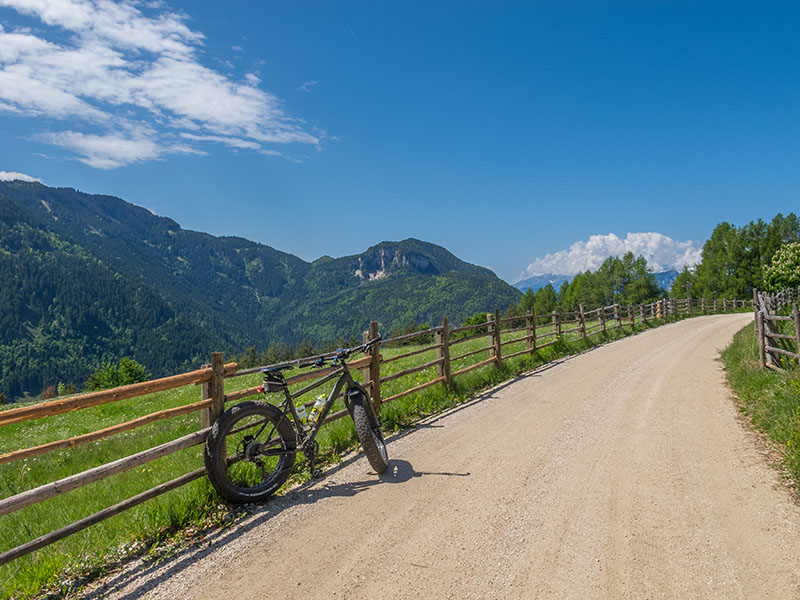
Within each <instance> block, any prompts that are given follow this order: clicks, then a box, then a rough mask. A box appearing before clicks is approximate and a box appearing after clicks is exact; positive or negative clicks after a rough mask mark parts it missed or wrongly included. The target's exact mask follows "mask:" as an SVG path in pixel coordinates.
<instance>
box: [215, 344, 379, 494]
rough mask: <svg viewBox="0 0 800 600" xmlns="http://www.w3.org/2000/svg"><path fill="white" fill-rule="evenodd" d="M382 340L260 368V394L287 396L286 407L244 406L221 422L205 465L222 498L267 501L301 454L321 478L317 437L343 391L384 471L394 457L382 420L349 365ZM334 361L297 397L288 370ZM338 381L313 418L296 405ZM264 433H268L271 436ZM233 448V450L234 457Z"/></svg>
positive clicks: (372, 458)
mask: <svg viewBox="0 0 800 600" xmlns="http://www.w3.org/2000/svg"><path fill="white" fill-rule="evenodd" d="M380 339H381V338H380V337H377V338H375V339H373V340H370V341H368V342H366V343H364V344H362V345H361V346H355V347H353V348H346V349H344V348H340V349H339V350H337V351H336V352H335V353H334V354H332V355H328V356H322V357H320V358H317V359H315V360H313V361H310V362H305V363H301V362H300V361H293V362H291V363H284V364H281V365H275V366H271V367H265V368H264V369H261V372H262V373H263V374H264V381H263V385H262V386H259V388H258V389H259V391H261V392H263V393H264V394H268V393H274V392H283V394H284V399H283V404H282V406H281V407H280V408H279V407H278V406H275V405H273V404H269V403H268V402H264V401H249V402H242V403H240V404H237V405H235V406H233V407H231V408H229V409H228V410H226V411H225V412H224V413H222V415H221V416H220V417H219V418H218V419H217V420H216V422H215V423H214V425H213V427H212V428H211V432H210V433H209V435H208V438H207V439H206V444H205V449H204V452H203V462H204V464H205V468H206V472H207V474H208V479H209V480H210V481H211V484H212V485H213V486H214V489H216V490H217V492H218V493H219V495H220V496H222V497H223V498H225V499H227V500H229V501H231V502H235V503H247V502H261V501H264V500H266V499H267V498H269V497H270V496H271V495H272V494H274V493H275V492H276V491H278V489H279V488H280V487H281V486H282V485H283V483H284V482H285V481H286V479H287V478H288V477H289V475H290V474H291V471H292V467H293V465H294V462H295V454H296V453H297V452H299V451H302V452H303V453H304V454H305V455H306V457H307V458H308V460H309V463H310V467H311V473H312V476H315V477H316V476H319V475H320V473H321V472H320V471H318V470H315V460H316V456H317V452H318V451H319V443H318V442H317V441H316V437H317V434H318V433H319V431H320V429H321V428H322V425H323V424H324V423H325V418H326V417H327V416H328V413H329V412H330V409H331V407H332V406H333V403H334V402H335V401H336V399H337V397H338V396H339V394H340V393H342V392H344V395H343V397H344V403H345V406H346V407H347V410H348V412H349V413H350V416H351V417H352V419H353V423H355V426H356V435H357V436H358V440H359V442H360V443H361V447H362V448H363V449H364V453H365V454H366V455H367V460H368V461H369V464H370V466H372V468H373V469H374V470H375V471H376V472H377V473H379V474H380V473H383V472H385V471H386V469H387V468H388V467H389V457H388V454H387V452H386V444H385V442H384V439H383V433H382V432H381V427H380V423H379V421H378V417H377V415H376V414H375V411H374V410H373V408H372V404H371V403H370V401H369V395H368V394H367V391H366V390H365V389H364V386H362V385H361V384H360V383H358V382H357V381H355V380H353V377H352V376H351V374H350V370H349V369H348V367H347V362H346V360H347V358H348V357H349V356H350V355H352V354H355V353H357V352H366V351H367V350H369V349H370V348H372V347H373V346H374V345H375V344H377V343H378V342H379V341H380ZM329 361H330V362H331V363H332V366H333V367H335V370H334V371H333V372H331V373H329V374H328V375H325V376H324V377H323V378H322V379H319V380H317V381H315V382H313V383H312V384H310V385H308V386H306V387H304V388H302V389H301V390H299V391H297V392H296V393H294V394H292V393H291V392H290V391H289V387H288V385H287V384H286V380H285V378H284V375H283V371H285V370H288V369H291V368H293V367H294V366H295V365H296V366H297V367H299V368H307V367H322V366H324V365H325V364H326V363H327V362H329ZM337 377H338V379H337V380H336V383H335V384H334V386H333V390H332V391H331V393H330V395H329V396H328V397H327V399H325V401H324V403H322V398H324V396H320V398H319V399H318V402H317V404H315V406H314V410H313V411H312V412H311V413H310V414H307V413H306V406H305V405H303V404H300V405H299V406H295V399H296V398H299V397H301V396H303V395H305V394H307V393H308V392H309V391H311V390H313V389H314V388H316V387H319V386H321V385H324V384H325V383H327V382H329V381H331V380H332V379H335V378H337ZM253 430H255V431H253ZM265 431H268V433H267V434H266V435H264V432H265ZM229 449H232V450H233V452H232V453H231V454H230V455H229Z"/></svg>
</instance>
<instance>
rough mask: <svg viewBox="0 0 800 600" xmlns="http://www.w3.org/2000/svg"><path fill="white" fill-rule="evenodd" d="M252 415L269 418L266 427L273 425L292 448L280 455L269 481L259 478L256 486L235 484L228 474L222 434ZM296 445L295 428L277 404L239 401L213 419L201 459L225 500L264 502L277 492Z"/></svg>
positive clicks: (226, 433) (279, 435)
mask: <svg viewBox="0 0 800 600" xmlns="http://www.w3.org/2000/svg"><path fill="white" fill-rule="evenodd" d="M254 415H262V416H264V417H266V418H267V419H268V420H269V421H270V422H271V425H270V424H268V427H271V426H272V425H274V426H275V431H276V432H277V435H278V437H279V438H280V440H281V444H282V445H283V446H284V448H286V449H287V450H292V452H288V453H287V454H283V455H281V456H280V458H279V459H278V462H277V466H276V468H275V469H274V471H273V475H272V476H271V477H270V478H269V480H268V481H266V482H262V484H260V485H258V486H254V487H248V488H244V487H240V486H238V485H236V484H235V483H234V482H232V481H231V480H230V478H229V476H228V470H227V468H226V465H227V456H226V452H225V438H226V436H227V435H228V434H229V432H230V431H231V430H232V429H233V427H234V426H235V425H236V423H238V422H239V421H241V420H242V419H244V418H246V417H249V416H254ZM296 448H297V438H296V437H295V432H294V429H293V428H292V425H291V423H289V421H288V420H287V419H286V418H285V417H284V415H283V413H281V411H280V410H279V409H278V408H277V407H275V406H273V405H271V404H268V403H266V402H260V401H252V402H242V403H240V404H237V405H236V406H233V407H232V408H230V409H228V410H226V411H225V412H224V413H222V415H220V417H219V418H218V419H217V420H216V421H215V422H214V425H213V426H212V428H211V431H210V432H209V434H208V438H207V439H206V443H205V449H204V451H203V463H204V464H205V467H206V474H207V475H208V479H209V481H210V482H211V485H212V486H214V489H215V490H217V493H218V494H219V495H220V496H222V497H223V498H225V499H226V500H228V501H230V502H234V503H236V504H245V503H248V502H263V501H264V500H266V499H267V498H269V497H270V496H272V494H274V493H275V492H277V491H278V489H280V487H281V486H282V485H283V484H284V482H285V481H286V480H287V479H288V478H289V475H291V473H292V467H293V466H294V460H295V452H293V451H294V450H296Z"/></svg>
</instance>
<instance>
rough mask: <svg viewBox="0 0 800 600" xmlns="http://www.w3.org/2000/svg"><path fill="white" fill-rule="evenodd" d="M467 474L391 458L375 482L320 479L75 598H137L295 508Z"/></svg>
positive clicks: (96, 599) (124, 599)
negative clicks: (418, 480)
mask: <svg viewBox="0 0 800 600" xmlns="http://www.w3.org/2000/svg"><path fill="white" fill-rule="evenodd" d="M356 458H358V457H354V458H353V459H351V460H348V461H346V462H347V463H350V462H352V461H353V460H355V459H356ZM341 467H342V465H339V468H337V469H335V470H332V471H328V472H326V475H329V474H330V473H331V472H333V471H338V470H339V469H340V468H341ZM469 475H470V473H468V472H467V473H449V472H439V471H417V470H415V469H414V467H413V466H412V465H411V463H409V462H408V461H406V460H400V459H391V460H390V461H389V468H388V469H387V470H386V472H385V473H383V474H382V475H379V476H378V478H377V479H375V478H374V476H373V477H371V478H370V479H368V480H359V481H352V482H342V483H325V482H324V481H320V480H312V481H310V482H307V483H305V484H303V485H301V486H298V487H297V488H294V489H292V490H290V491H289V492H287V493H286V494H284V495H282V496H278V497H275V498H272V499H270V500H269V501H268V502H266V503H265V504H263V505H259V506H256V507H255V508H254V509H253V513H252V514H251V515H250V516H249V517H246V518H245V520H244V521H243V522H242V523H240V524H238V525H236V526H235V528H234V529H227V530H220V529H216V530H215V531H212V532H211V533H209V534H208V535H207V536H206V537H205V538H204V539H202V540H201V541H200V542H196V543H195V544H194V545H192V546H189V547H187V548H183V549H180V550H178V551H177V552H176V553H175V554H172V555H170V556H169V557H167V558H166V559H163V560H158V559H153V560H151V561H146V562H142V563H141V564H139V565H136V566H133V567H129V566H128V565H130V564H131V563H133V562H135V561H136V560H140V559H131V561H130V562H128V563H127V565H126V564H123V565H121V568H122V570H121V571H120V572H119V573H117V574H116V575H112V576H111V577H110V578H109V579H107V580H105V581H103V582H102V585H101V586H99V587H97V588H96V589H92V590H90V591H86V592H85V593H84V594H81V595H79V596H77V597H78V598H81V599H82V600H100V599H101V598H105V597H106V596H108V595H110V594H114V593H117V592H119V591H121V590H123V589H124V588H128V587H130V586H135V587H133V588H132V589H130V590H129V591H127V592H126V593H125V594H123V595H121V596H119V598H120V600H135V599H136V598H140V597H141V596H142V595H143V594H145V593H146V592H148V591H150V590H152V589H154V588H155V587H157V586H158V585H160V584H161V583H164V582H165V581H167V580H169V579H170V578H172V577H174V576H175V575H177V574H179V573H181V572H182V571H184V570H185V569H187V568H189V567H191V566H192V565H193V564H194V563H195V562H197V561H199V560H202V559H203V558H205V557H207V556H209V555H211V554H213V553H214V552H216V551H218V550H220V549H221V548H224V547H225V546H227V545H228V544H230V543H232V542H234V541H235V540H236V539H238V538H239V537H241V536H242V535H245V534H246V533H248V532H250V531H252V530H254V529H256V528H257V527H259V526H261V525H263V524H264V523H266V522H268V521H269V520H270V519H273V518H274V517H277V516H278V515H280V514H281V513H283V512H284V511H286V510H288V509H291V508H294V507H297V506H299V505H304V504H313V503H315V502H318V501H320V500H323V499H327V498H349V497H353V496H355V495H356V494H359V493H361V492H363V491H365V490H367V489H369V488H372V487H374V486H378V485H385V484H390V485H396V484H403V483H406V482H408V481H411V480H412V479H416V478H419V477H429V476H441V477H468V476H469ZM198 543H202V544H203V545H202V546H200V545H198ZM168 561H169V563H171V564H168V565H167V566H165V563H167V562H168ZM162 569H163V571H162V572H161V573H158V574H157V575H155V576H153V574H154V573H156V572H158V571H159V570H162ZM137 580H141V583H139V584H138V585H137V583H136V582H137Z"/></svg>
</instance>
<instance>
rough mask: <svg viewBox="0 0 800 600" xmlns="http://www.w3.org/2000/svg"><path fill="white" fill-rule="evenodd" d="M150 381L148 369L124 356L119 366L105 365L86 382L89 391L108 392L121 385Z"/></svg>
mask: <svg viewBox="0 0 800 600" xmlns="http://www.w3.org/2000/svg"><path fill="white" fill-rule="evenodd" d="M148 379H150V374H149V373H148V372H147V369H146V368H145V367H144V366H143V365H140V364H139V363H137V362H136V361H135V360H133V359H132V358H130V357H127V356H123V357H122V358H121V359H120V361H119V364H117V365H116V366H114V365H113V364H112V363H110V362H108V363H105V364H104V365H103V366H102V367H101V368H100V369H98V370H97V371H95V372H94V373H92V374H91V375H90V376H89V379H87V380H86V389H87V390H89V391H96V390H107V389H110V388H114V387H119V386H121V385H129V384H131V383H140V382H142V381H147V380H148Z"/></svg>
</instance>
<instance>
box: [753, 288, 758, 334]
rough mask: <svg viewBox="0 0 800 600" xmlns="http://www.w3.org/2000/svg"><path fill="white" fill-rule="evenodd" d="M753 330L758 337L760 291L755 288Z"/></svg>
mask: <svg viewBox="0 0 800 600" xmlns="http://www.w3.org/2000/svg"><path fill="white" fill-rule="evenodd" d="M753 328H754V329H755V331H756V335H758V290H757V289H756V288H753Z"/></svg>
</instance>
